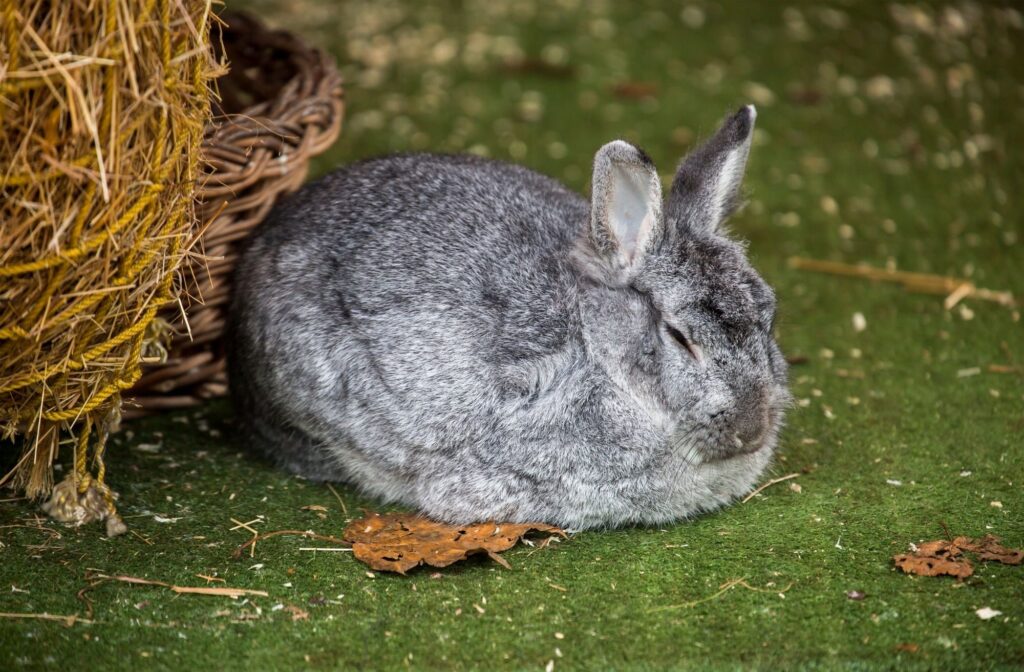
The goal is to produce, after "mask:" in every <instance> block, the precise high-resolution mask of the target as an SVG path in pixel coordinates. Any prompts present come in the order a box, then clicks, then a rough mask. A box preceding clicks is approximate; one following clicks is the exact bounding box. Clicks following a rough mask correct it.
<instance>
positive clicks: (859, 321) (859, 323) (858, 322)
mask: <svg viewBox="0 0 1024 672" xmlns="http://www.w3.org/2000/svg"><path fill="white" fill-rule="evenodd" d="M867 328H868V321H867V319H865V317H864V313H854V314H853V330H854V331H855V332H857V333H858V334H859V333H860V332H862V331H864V330H865V329H867Z"/></svg>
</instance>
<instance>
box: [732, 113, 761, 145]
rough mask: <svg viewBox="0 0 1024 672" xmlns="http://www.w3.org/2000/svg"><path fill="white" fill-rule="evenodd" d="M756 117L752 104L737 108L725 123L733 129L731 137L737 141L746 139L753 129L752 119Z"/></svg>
mask: <svg viewBox="0 0 1024 672" xmlns="http://www.w3.org/2000/svg"><path fill="white" fill-rule="evenodd" d="M756 119H757V108H756V107H754V106H753V105H744V106H743V107H741V108H740V109H739V110H737V111H736V113H735V114H733V115H732V118H731V119H729V122H728V124H727V125H728V126H730V127H731V130H732V131H733V138H734V139H735V140H736V141H737V142H742V141H744V140H746V139H747V138H748V137H749V136H750V133H751V132H752V131H753V130H754V121H755V120H756Z"/></svg>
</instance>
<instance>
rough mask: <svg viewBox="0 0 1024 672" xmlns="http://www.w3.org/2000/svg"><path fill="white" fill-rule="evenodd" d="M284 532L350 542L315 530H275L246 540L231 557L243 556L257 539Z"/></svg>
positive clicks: (339, 542)
mask: <svg viewBox="0 0 1024 672" xmlns="http://www.w3.org/2000/svg"><path fill="white" fill-rule="evenodd" d="M282 534H291V535H295V536H298V537H306V538H307V539H316V540H317V541H329V542H331V543H334V544H348V542H347V541H345V540H344V539H339V538H338V537H332V536H329V535H324V534H316V533H315V532H312V531H310V530H276V531H274V532H264V533H263V534H258V535H256V536H255V537H253V538H252V539H250V540H249V541H247V542H245V543H244V544H242V545H241V546H239V547H238V548H236V549H235V552H234V553H232V554H231V557H232V558H234V559H235V560H237V559H239V558H240V557H242V553H244V552H245V549H247V548H249V547H250V546H252V545H253V544H255V543H256V542H257V540H259V541H263V540H265V539H269V538H271V537H277V536H280V535H282Z"/></svg>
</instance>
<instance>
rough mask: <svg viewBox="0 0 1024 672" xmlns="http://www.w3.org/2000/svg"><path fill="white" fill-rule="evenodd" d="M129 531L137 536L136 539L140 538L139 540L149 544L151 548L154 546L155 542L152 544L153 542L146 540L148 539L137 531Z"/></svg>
mask: <svg viewBox="0 0 1024 672" xmlns="http://www.w3.org/2000/svg"><path fill="white" fill-rule="evenodd" d="M128 531H129V532H131V533H132V534H134V535H135V536H136V537H138V538H139V539H142V540H143V541H144V542H146V543H147V544H149V545H150V546H152V545H153V542H152V541H150V540H149V539H146V538H145V537H144V536H142V535H141V534H139V533H138V532H136V531H135V530H128Z"/></svg>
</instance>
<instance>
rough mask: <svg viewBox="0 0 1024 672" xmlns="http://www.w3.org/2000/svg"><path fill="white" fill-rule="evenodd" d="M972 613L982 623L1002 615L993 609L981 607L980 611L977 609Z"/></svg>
mask: <svg viewBox="0 0 1024 672" xmlns="http://www.w3.org/2000/svg"><path fill="white" fill-rule="evenodd" d="M974 613H975V614H977V615H978V618H980V619H981V620H983V621H987V620H989V619H991V618H995V617H996V616H1002V615H1003V612H1001V611H999V610H998V609H993V608H991V607H982V608H981V609H978V610H977V611H975V612H974Z"/></svg>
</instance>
